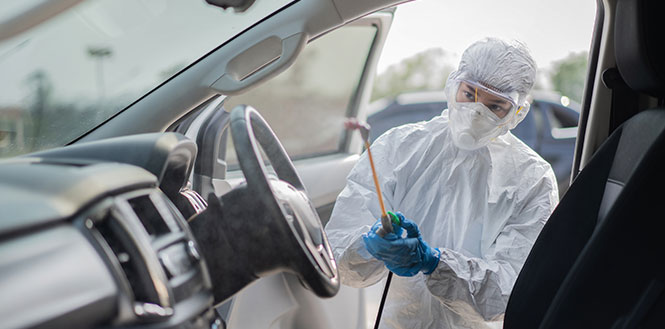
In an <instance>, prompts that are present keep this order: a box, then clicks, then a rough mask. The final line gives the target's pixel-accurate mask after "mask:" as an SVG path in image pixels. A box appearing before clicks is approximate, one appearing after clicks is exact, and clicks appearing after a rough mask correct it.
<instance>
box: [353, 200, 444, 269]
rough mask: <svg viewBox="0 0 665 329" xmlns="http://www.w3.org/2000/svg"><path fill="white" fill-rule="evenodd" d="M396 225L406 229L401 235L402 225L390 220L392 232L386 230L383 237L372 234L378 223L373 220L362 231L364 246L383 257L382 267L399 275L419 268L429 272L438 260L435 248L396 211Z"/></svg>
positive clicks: (375, 255)
mask: <svg viewBox="0 0 665 329" xmlns="http://www.w3.org/2000/svg"><path fill="white" fill-rule="evenodd" d="M397 217H398V218H399V219H400V225H401V226H402V227H403V228H404V229H406V233H407V234H406V237H402V235H403V232H402V229H401V228H399V229H397V228H396V227H395V226H396V225H395V224H393V229H394V231H395V232H396V234H395V233H389V234H386V235H385V236H384V237H383V238H382V237H380V236H378V235H377V234H376V231H377V230H378V229H379V228H380V227H381V221H380V220H379V221H377V222H376V223H375V224H374V226H372V228H371V229H370V231H369V232H367V234H365V235H363V241H364V242H365V247H366V248H367V250H368V251H369V253H370V254H372V256H374V257H376V258H377V259H379V260H381V261H383V262H384V263H385V264H386V267H387V268H388V269H389V270H390V271H392V272H393V273H395V274H397V275H400V276H414V275H416V274H418V272H420V271H424V272H425V274H430V273H431V272H432V271H433V270H434V268H436V265H437V264H438V263H439V256H438V255H439V251H438V250H436V249H434V250H433V249H431V248H430V247H429V246H428V245H427V243H425V242H424V241H423V240H422V237H421V236H420V230H419V229H418V226H417V225H416V224H415V223H414V222H412V221H410V220H408V219H406V218H404V216H403V215H402V214H400V213H397Z"/></svg>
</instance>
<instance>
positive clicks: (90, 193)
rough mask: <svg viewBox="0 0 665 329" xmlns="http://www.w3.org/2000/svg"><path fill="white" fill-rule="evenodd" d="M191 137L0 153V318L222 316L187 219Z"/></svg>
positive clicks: (55, 322) (150, 323)
mask: <svg viewBox="0 0 665 329" xmlns="http://www.w3.org/2000/svg"><path fill="white" fill-rule="evenodd" d="M196 151H197V150H196V144H194V143H193V142H192V141H190V140H188V139H187V138H186V137H184V136H182V135H180V134H176V133H157V134H145V135H136V136H127V137H120V138H115V139H108V140H104V141H99V142H92V143H85V144H80V145H72V146H68V147H64V148H59V149H55V150H50V151H45V152H40V153H34V154H30V155H27V156H24V157H18V158H13V159H9V160H5V161H2V162H0V196H2V197H1V198H0V209H2V210H1V211H0V255H2V256H1V257H0V291H2V293H1V294H0V305H2V307H0V318H2V327H3V328H41V327H57V328H64V327H73V328H87V327H105V328H117V327H122V328H133V327H141V328H223V327H224V323H223V321H222V320H221V319H219V318H218V316H217V315H216V313H215V311H214V308H213V295H212V292H211V289H212V288H211V287H212V285H211V280H210V277H209V274H208V271H207V268H206V264H205V261H204V260H203V257H202V256H201V253H200V252H199V246H198V245H197V242H196V240H195V238H194V236H193V235H192V232H191V231H190V229H189V227H188V224H187V219H188V218H191V217H192V216H195V215H196V214H198V213H201V212H202V211H204V210H205V209H206V202H205V201H204V199H203V198H201V197H200V196H199V195H198V194H197V193H196V192H194V191H192V190H190V189H188V188H187V182H188V178H189V176H190V174H191V171H192V168H193V162H194V159H195V158H196Z"/></svg>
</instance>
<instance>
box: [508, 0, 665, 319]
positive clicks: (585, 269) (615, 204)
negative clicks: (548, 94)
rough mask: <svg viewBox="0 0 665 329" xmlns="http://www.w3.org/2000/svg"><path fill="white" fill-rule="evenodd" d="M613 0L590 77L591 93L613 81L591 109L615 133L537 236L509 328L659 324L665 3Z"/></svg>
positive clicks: (514, 296)
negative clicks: (662, 22)
mask: <svg viewBox="0 0 665 329" xmlns="http://www.w3.org/2000/svg"><path fill="white" fill-rule="evenodd" d="M608 6H615V7H614V10H605V11H604V15H605V17H606V19H605V20H604V21H605V22H607V16H611V17H612V18H611V20H612V21H614V25H613V26H608V27H606V26H603V27H602V30H603V31H604V33H603V34H602V35H598V34H596V36H595V42H594V47H598V46H599V45H600V48H601V49H600V51H601V52H602V55H601V56H600V58H599V60H598V63H599V65H598V69H597V72H598V75H597V76H598V77H599V78H600V79H596V81H594V83H593V85H591V86H590V85H589V84H587V96H588V94H589V92H591V91H592V90H593V91H594V92H595V91H596V90H597V88H602V87H601V86H600V85H599V83H602V84H603V86H604V87H605V88H609V89H611V93H612V96H611V102H610V103H609V104H607V103H605V104H602V105H601V104H593V103H594V101H596V97H595V95H593V94H592V95H591V96H592V107H591V109H590V112H591V113H587V114H589V115H593V114H596V113H594V112H601V111H602V113H603V114H604V115H605V116H607V115H609V123H610V125H609V130H608V131H607V133H608V134H609V137H607V139H606V140H604V141H603V142H602V144H601V145H600V147H599V148H598V149H597V150H595V152H594V154H593V156H592V157H591V158H590V159H589V161H588V163H586V164H585V165H584V167H583V168H582V169H581V170H580V172H579V174H578V175H577V177H576V178H575V179H574V181H573V182H572V184H571V186H570V189H569V190H568V193H567V194H566V195H565V196H564V198H563V199H562V200H561V202H560V203H559V205H558V207H557V208H556V209H555V211H554V213H553V214H552V215H551V217H550V219H549V220H548V222H547V224H546V225H545V227H544V228H543V231H542V232H541V234H540V235H539V237H538V239H537V240H536V243H535V244H534V247H533V249H532V250H531V253H530V254H529V256H528V258H527V261H526V263H525V265H524V267H523V268H522V271H521V272H520V274H519V277H518V279H517V282H516V284H515V287H514V288H513V291H512V293H511V297H510V301H509V304H508V307H507V310H506V315H505V322H504V328H657V327H659V326H661V325H662V324H660V323H659V319H658V318H659V317H660V314H662V311H663V305H664V304H663V301H665V299H664V297H665V296H664V295H663V275H664V274H665V272H664V268H663V266H662V265H661V264H659V263H658V262H657V261H656V262H653V260H654V259H657V257H658V255H659V254H660V249H661V248H660V247H659V244H660V243H659V242H658V241H659V240H660V237H659V235H660V234H659V232H661V231H662V229H663V226H662V222H661V221H659V220H657V218H660V217H661V216H663V213H662V209H661V208H660V207H659V206H658V199H659V197H658V196H657V195H658V194H659V193H657V192H656V193H649V192H647V191H657V190H658V188H659V186H660V185H661V184H662V183H663V175H662V174H661V170H659V168H658V167H659V164H660V163H661V161H662V160H663V159H662V157H663V148H664V147H665V145H664V144H663V137H664V128H665V116H663V114H664V112H663V109H662V107H661V106H662V105H663V96H665V80H663V73H665V72H664V71H663V63H664V62H663V60H662V58H663V57H662V56H663V54H664V53H663V48H662V45H660V43H659V42H658V35H659V34H660V33H659V32H660V31H661V29H660V28H659V23H658V18H657V17H656V16H657V15H655V13H656V12H659V10H662V4H661V3H659V2H656V1H627V0H618V1H616V3H607V2H606V3H604V7H605V8H607V7H608ZM596 29H597V31H598V30H599V27H598V26H596ZM612 62H615V64H614V63H612ZM608 64H609V65H608ZM622 85H623V86H627V87H626V88H623V87H622ZM598 114H600V113H598ZM588 118H589V117H587V120H594V119H588ZM587 122H588V121H587ZM587 127H589V126H587ZM591 128H595V127H594V126H591ZM587 131H588V130H587ZM580 142H581V141H580V140H578V143H580ZM586 142H587V141H586V140H585V141H584V143H586Z"/></svg>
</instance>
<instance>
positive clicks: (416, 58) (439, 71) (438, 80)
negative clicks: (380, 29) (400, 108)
mask: <svg viewBox="0 0 665 329" xmlns="http://www.w3.org/2000/svg"><path fill="white" fill-rule="evenodd" d="M447 60H448V58H447V54H446V53H445V51H444V50H443V49H440V48H433V49H428V50H425V51H423V52H420V53H417V54H415V55H413V56H411V57H408V58H405V59H403V60H402V61H401V62H399V63H397V64H395V65H392V66H390V67H388V69H387V70H386V71H385V72H383V73H381V74H379V75H378V76H377V78H376V81H375V83H374V89H373V90H372V100H375V99H379V98H384V97H395V96H397V95H399V94H401V93H404V92H411V91H421V90H440V89H443V87H444V86H445V84H446V79H447V78H448V74H450V72H452V70H453V69H454V68H453V66H452V65H450V64H448V63H447Z"/></svg>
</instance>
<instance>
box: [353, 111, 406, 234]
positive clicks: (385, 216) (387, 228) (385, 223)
mask: <svg viewBox="0 0 665 329" xmlns="http://www.w3.org/2000/svg"><path fill="white" fill-rule="evenodd" d="M344 126H345V127H346V129H348V130H358V131H360V136H361V137H362V138H363V141H364V142H365V149H366V150H367V157H368V158H369V164H370V167H371V168H372V176H373V178H374V187H376V195H377V197H378V198H379V205H380V206H381V228H379V229H378V230H377V231H376V234H377V235H379V236H380V237H384V236H385V235H386V234H388V233H393V226H392V223H391V220H392V222H393V223H395V224H397V225H399V224H400V223H399V218H398V217H397V216H396V215H395V214H394V213H392V212H391V211H388V212H386V206H385V205H384V204H383V194H381V185H380V184H379V176H378V175H377V174H376V168H375V167H374V158H372V151H371V150H370V147H369V146H370V144H369V130H370V126H369V125H368V124H367V123H365V122H361V121H358V120H357V119H356V118H349V119H347V120H346V121H345V122H344ZM389 216H390V217H389Z"/></svg>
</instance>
